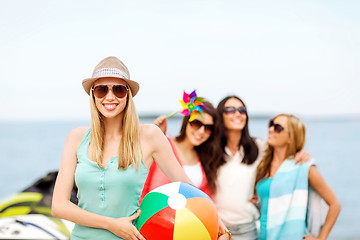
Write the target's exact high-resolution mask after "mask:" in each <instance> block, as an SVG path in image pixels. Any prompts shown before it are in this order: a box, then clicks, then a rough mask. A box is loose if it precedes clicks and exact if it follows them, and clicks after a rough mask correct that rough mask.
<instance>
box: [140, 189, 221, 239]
mask: <svg viewBox="0 0 360 240" xmlns="http://www.w3.org/2000/svg"><path fill="white" fill-rule="evenodd" d="M140 209H141V213H140V216H139V218H138V220H137V225H136V226H137V229H138V230H139V231H140V233H141V234H142V235H143V236H144V237H145V238H146V240H215V239H217V235H218V229H219V228H218V215H217V211H216V208H215V205H214V203H213V201H212V200H211V199H210V198H209V196H208V195H206V194H205V193H204V192H203V191H201V190H200V189H198V188H196V187H194V186H193V185H191V184H188V183H184V182H173V183H169V184H165V185H162V186H160V187H158V188H155V189H154V190H152V191H151V192H149V193H148V194H147V195H146V196H145V197H144V199H143V201H142V202H141V205H140Z"/></svg>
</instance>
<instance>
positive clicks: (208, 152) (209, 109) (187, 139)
mask: <svg viewBox="0 0 360 240" xmlns="http://www.w3.org/2000/svg"><path fill="white" fill-rule="evenodd" d="M204 105H205V106H206V108H205V109H204V110H203V113H202V116H200V115H199V114H198V115H197V116H196V118H195V119H194V120H193V121H191V122H189V118H190V116H185V117H184V118H183V121H182V125H181V129H180V133H179V135H178V136H177V137H175V138H170V137H168V140H169V143H170V145H171V147H172V149H173V151H174V153H175V156H176V157H177V160H178V161H179V163H180V164H181V165H182V167H183V168H184V170H185V172H186V173H187V175H188V177H189V178H190V180H191V181H192V182H193V184H194V185H195V186H196V187H198V188H199V189H200V190H202V191H203V192H205V193H206V194H208V195H209V196H211V194H212V189H214V188H215V175H214V171H213V166H214V164H215V163H216V162H218V161H220V159H221V149H220V144H219V133H220V130H219V126H220V125H219V116H218V114H217V111H216V109H215V108H214V107H213V105H212V104H211V103H210V102H207V101H204ZM154 123H155V124H156V125H157V126H159V127H160V129H161V130H162V131H163V132H164V133H165V134H166V128H167V120H166V117H165V116H161V117H158V118H157V119H156V120H155V121H154ZM169 182H170V180H169V179H168V178H167V177H166V176H165V175H164V174H163V173H162V172H161V171H160V169H159V168H158V167H157V165H156V164H155V163H154V164H153V165H152V166H151V168H150V172H149V175H148V179H147V180H146V183H145V186H144V191H143V196H144V195H145V194H146V193H148V192H149V191H151V190H153V189H154V188H156V187H159V186H161V185H163V184H166V183H169Z"/></svg>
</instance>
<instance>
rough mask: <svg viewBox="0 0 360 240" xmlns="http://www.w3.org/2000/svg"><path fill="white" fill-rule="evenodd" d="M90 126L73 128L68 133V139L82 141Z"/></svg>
mask: <svg viewBox="0 0 360 240" xmlns="http://www.w3.org/2000/svg"><path fill="white" fill-rule="evenodd" d="M89 129H90V128H89V127H78V128H74V129H72V130H71V131H70V132H69V134H68V139H71V140H73V141H76V142H77V141H81V139H82V138H83V137H84V135H85V133H86V132H87V131H88V130H89Z"/></svg>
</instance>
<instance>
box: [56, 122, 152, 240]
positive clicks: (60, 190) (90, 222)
mask: <svg viewBox="0 0 360 240" xmlns="http://www.w3.org/2000/svg"><path fill="white" fill-rule="evenodd" d="M86 130H87V129H86V128H77V129H74V130H72V131H71V132H70V133H69V135H68V137H67V139H66V141H65V145H64V150H63V155H62V159H61V165H60V169H59V173H58V176H57V179H56V183H55V188H54V194H53V200H52V208H51V214H52V215H53V216H54V217H58V218H62V219H66V220H69V221H71V222H74V223H77V224H80V225H84V226H88V227H94V228H104V229H107V230H109V231H111V232H113V233H114V234H116V235H118V236H120V237H123V238H125V239H133V236H136V237H138V238H139V239H145V238H143V237H142V236H141V234H140V233H139V232H138V231H137V229H136V228H135V226H134V225H132V224H131V222H132V220H134V219H136V218H137V217H138V216H139V214H140V213H139V212H138V213H136V214H134V215H133V216H130V217H126V218H118V219H115V218H110V217H105V216H101V215H98V214H94V213H91V212H88V211H86V210H84V209H82V208H80V207H78V206H77V205H75V204H74V203H72V202H71V201H70V196H71V191H72V188H73V185H74V179H75V169H76V165H77V158H76V151H77V148H78V146H79V144H80V142H81V139H82V137H83V136H84V134H85V132H86ZM136 239H137V238H136Z"/></svg>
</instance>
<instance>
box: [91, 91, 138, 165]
mask: <svg viewBox="0 0 360 240" xmlns="http://www.w3.org/2000/svg"><path fill="white" fill-rule="evenodd" d="M90 112H91V133H90V146H89V149H90V150H89V156H90V159H91V160H93V161H95V162H97V164H98V165H99V166H100V167H101V168H104V165H103V164H102V163H101V161H102V158H103V144H104V134H105V128H104V122H103V120H102V115H101V113H100V112H99V110H98V109H97V107H96V104H95V99H94V96H93V93H92V91H90ZM122 130H123V132H122V137H121V140H120V144H119V156H118V157H119V165H118V168H119V169H125V168H127V167H129V166H130V165H135V166H136V169H139V167H140V162H141V159H140V158H141V150H140V149H141V148H140V123H139V118H138V115H137V113H136V110H135V105H134V102H133V98H132V94H131V91H128V94H127V104H126V106H125V109H124V117H123V119H122Z"/></svg>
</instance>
